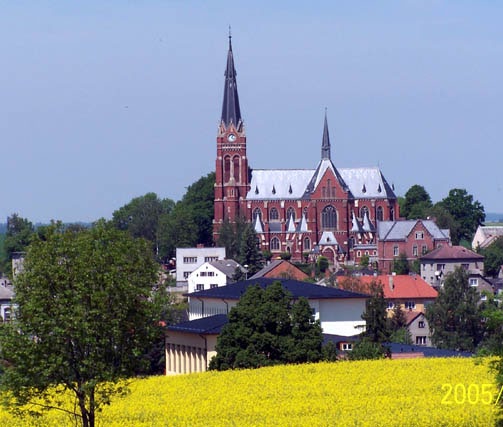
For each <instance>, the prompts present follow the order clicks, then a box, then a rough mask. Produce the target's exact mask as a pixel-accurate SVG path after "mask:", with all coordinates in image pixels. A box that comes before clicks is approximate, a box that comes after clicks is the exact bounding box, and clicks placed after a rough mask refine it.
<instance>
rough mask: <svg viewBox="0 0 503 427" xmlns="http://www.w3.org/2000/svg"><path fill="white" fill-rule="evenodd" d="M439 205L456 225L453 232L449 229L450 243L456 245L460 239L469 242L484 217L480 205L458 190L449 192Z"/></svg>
mask: <svg viewBox="0 0 503 427" xmlns="http://www.w3.org/2000/svg"><path fill="white" fill-rule="evenodd" d="M440 204H441V205H442V206H443V207H444V208H445V209H446V210H447V211H448V212H449V213H450V214H451V215H452V217H453V218H454V220H455V222H456V225H457V226H456V227H455V229H454V230H453V229H451V239H452V242H453V243H454V244H455V245H457V244H458V243H459V242H460V241H461V239H466V240H469V241H471V240H472V237H473V234H474V233H475V230H476V229H477V227H478V226H479V225H481V224H482V223H483V222H484V220H485V217H486V215H485V212H484V207H483V206H482V204H481V203H480V202H479V201H477V200H475V201H474V200H473V196H472V195H471V194H468V192H467V191H466V190H465V189H460V188H454V189H452V190H450V191H449V195H448V196H447V197H446V198H444V199H443V200H442V201H441V202H440Z"/></svg>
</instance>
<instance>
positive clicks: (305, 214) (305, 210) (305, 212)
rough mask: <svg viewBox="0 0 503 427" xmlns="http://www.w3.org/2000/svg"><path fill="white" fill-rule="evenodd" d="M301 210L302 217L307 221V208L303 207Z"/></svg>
mask: <svg viewBox="0 0 503 427" xmlns="http://www.w3.org/2000/svg"><path fill="white" fill-rule="evenodd" d="M302 212H303V213H304V218H306V221H307V208H304V210H303V211H302Z"/></svg>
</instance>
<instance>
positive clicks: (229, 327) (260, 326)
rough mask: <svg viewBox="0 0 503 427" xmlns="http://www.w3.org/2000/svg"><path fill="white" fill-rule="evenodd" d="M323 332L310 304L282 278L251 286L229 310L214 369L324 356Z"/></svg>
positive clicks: (218, 345)
mask: <svg viewBox="0 0 503 427" xmlns="http://www.w3.org/2000/svg"><path fill="white" fill-rule="evenodd" d="M321 343H322V333H321V327H320V324H319V321H315V320H314V319H313V315H312V312H311V310H310V308H309V304H308V302H307V301H306V300H305V299H302V298H300V299H299V300H298V301H297V302H295V303H294V302H293V301H292V296H291V294H290V293H289V292H287V291H286V290H285V289H283V287H282V286H281V283H280V282H274V283H273V284H271V285H269V286H267V287H266V288H265V289H262V288H261V287H260V286H258V285H254V286H250V287H248V289H247V291H246V292H245V293H244V295H243V296H242V297H241V299H240V300H239V302H238V303H237V304H236V306H235V307H233V308H232V309H231V311H230V313H229V322H228V323H227V324H226V325H225V326H224V327H223V329H222V331H221V333H220V335H219V336H218V339H217V345H216V351H217V355H216V356H215V357H214V358H213V359H212V360H211V362H210V369H217V370H226V369H236V368H258V367H261V366H269V365H276V364H282V363H298V362H306V361H310V362H315V361H318V360H320V359H321V357H322V353H321Z"/></svg>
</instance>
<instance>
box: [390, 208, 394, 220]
mask: <svg viewBox="0 0 503 427" xmlns="http://www.w3.org/2000/svg"><path fill="white" fill-rule="evenodd" d="M389 219H390V221H394V220H395V209H393V208H389Z"/></svg>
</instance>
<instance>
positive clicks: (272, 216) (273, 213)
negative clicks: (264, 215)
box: [269, 208, 279, 221]
mask: <svg viewBox="0 0 503 427" xmlns="http://www.w3.org/2000/svg"><path fill="white" fill-rule="evenodd" d="M269 221H279V212H278V210H277V209H276V208H271V210H270V211H269Z"/></svg>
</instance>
